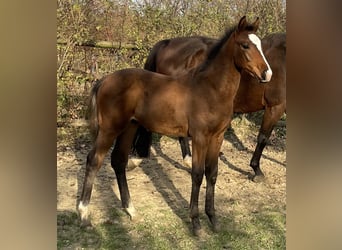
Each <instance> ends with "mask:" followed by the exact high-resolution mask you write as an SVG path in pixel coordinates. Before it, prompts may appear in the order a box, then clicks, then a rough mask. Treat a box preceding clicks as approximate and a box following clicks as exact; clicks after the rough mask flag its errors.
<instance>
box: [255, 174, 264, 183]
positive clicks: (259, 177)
mask: <svg viewBox="0 0 342 250" xmlns="http://www.w3.org/2000/svg"><path fill="white" fill-rule="evenodd" d="M265 180H266V177H265V175H254V176H253V177H252V181H253V182H256V183H261V182H265Z"/></svg>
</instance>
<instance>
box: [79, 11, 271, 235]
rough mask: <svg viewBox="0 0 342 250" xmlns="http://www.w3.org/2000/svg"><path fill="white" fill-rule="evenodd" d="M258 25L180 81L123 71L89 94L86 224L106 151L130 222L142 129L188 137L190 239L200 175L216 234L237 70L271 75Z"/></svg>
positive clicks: (231, 33)
mask: <svg viewBox="0 0 342 250" xmlns="http://www.w3.org/2000/svg"><path fill="white" fill-rule="evenodd" d="M258 26H259V19H257V20H256V21H255V22H254V23H248V22H247V21H246V17H242V18H241V19H240V21H239V23H238V25H237V26H236V27H234V28H232V29H229V30H228V31H227V32H226V34H225V35H224V36H223V38H222V39H220V40H219V41H218V42H217V43H216V45H215V46H214V47H213V48H212V49H211V51H210V52H209V53H208V56H207V58H206V60H205V61H204V62H203V63H202V64H201V65H199V66H198V67H196V68H194V69H193V70H191V71H190V72H188V73H187V74H184V75H182V76H180V77H173V76H167V75H163V74H158V73H155V72H151V71H147V70H143V69H124V70H119V71H116V72H114V73H112V74H110V75H107V76H105V77H104V78H102V79H101V80H100V81H98V82H97V83H96V84H95V85H94V87H93V88H92V91H91V94H90V97H91V104H90V110H91V111H92V113H91V119H90V124H91V127H92V131H93V134H94V138H95V140H94V145H93V148H92V150H91V151H90V152H89V154H88V156H87V163H86V172H85V178H84V183H83V189H82V194H81V198H80V202H79V204H78V211H79V213H80V217H81V220H82V222H83V223H86V224H87V223H89V220H88V209H87V206H88V204H89V202H90V196H91V191H92V187H93V182H94V178H95V176H96V173H97V171H98V170H99V168H100V167H101V165H102V162H103V159H104V156H105V154H106V153H107V151H108V150H109V148H110V147H111V145H112V144H113V143H114V140H116V141H115V146H114V149H113V151H112V155H111V165H112V167H113V169H114V171H115V174H116V178H117V181H118V186H119V191H120V197H121V202H122V207H123V208H124V209H125V210H126V212H127V213H128V214H129V215H130V216H131V218H133V217H134V215H135V209H134V206H133V203H132V201H131V198H130V194H129V190H128V185H127V178H126V165H127V162H128V154H129V152H130V149H131V145H132V141H133V138H134V135H135V132H136V130H137V127H138V126H139V125H142V126H143V127H145V128H147V129H148V130H150V131H153V132H157V133H160V134H165V135H170V136H181V137H188V136H191V137H192V153H193V156H192V172H191V180H192V189H191V198H190V218H191V222H192V228H193V232H194V234H195V235H198V234H199V232H200V229H201V226H200V221H199V211H198V198H199V191H200V186H201V184H202V180H203V176H204V174H205V176H206V180H207V185H206V199H205V212H206V214H207V215H208V217H209V220H210V222H211V224H212V226H213V229H214V230H215V231H217V230H218V228H219V225H218V221H217V219H216V216H215V208H214V193H215V192H214V190H215V184H216V178H217V164H218V156H219V151H220V147H221V144H222V141H223V136H224V132H225V130H226V129H227V127H228V126H229V123H230V120H231V115H232V113H233V100H234V96H235V94H236V91H237V89H238V85H239V82H240V77H241V74H240V72H241V70H245V71H247V72H249V73H250V74H252V75H253V76H255V77H257V78H258V79H259V81H261V82H268V81H270V79H271V76H272V70H271V68H270V67H269V65H268V62H267V61H266V59H265V57H264V55H263V52H262V49H261V41H260V39H259V38H258V37H257V36H256V35H255V32H256V30H257V28H258Z"/></svg>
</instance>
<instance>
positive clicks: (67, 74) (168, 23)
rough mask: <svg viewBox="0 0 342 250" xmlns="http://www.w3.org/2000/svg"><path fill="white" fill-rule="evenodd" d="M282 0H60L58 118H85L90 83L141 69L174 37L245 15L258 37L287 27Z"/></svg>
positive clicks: (219, 29)
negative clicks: (124, 70)
mask: <svg viewBox="0 0 342 250" xmlns="http://www.w3.org/2000/svg"><path fill="white" fill-rule="evenodd" d="M285 10H286V3H285V1H284V0H247V1H240V0H186V1H185V0H111V1H108V0H58V1H57V122H58V124H59V125H63V124H66V123H68V122H70V120H72V119H79V118H83V117H84V110H85V104H86V100H87V95H88V92H89V89H90V87H91V85H92V83H93V81H94V80H95V79H97V78H100V77H101V76H103V75H105V74H107V73H110V72H113V71H115V70H118V69H121V68H127V67H142V66H143V64H144V60H145V58H146V56H147V54H148V53H149V50H150V49H151V47H152V46H153V45H154V44H155V43H156V42H157V41H159V40H161V39H165V38H171V37H176V36H191V35H206V36H211V37H220V35H221V34H222V33H223V32H224V30H225V28H226V27H229V26H231V25H234V24H236V22H237V21H238V20H239V18H240V17H241V16H243V15H247V17H248V18H249V19H250V20H253V19H254V18H255V17H257V16H258V17H260V18H261V22H262V23H261V26H260V30H259V32H258V33H259V35H260V36H261V37H264V36H265V35H267V34H269V33H273V32H279V31H285V28H286V11H285Z"/></svg>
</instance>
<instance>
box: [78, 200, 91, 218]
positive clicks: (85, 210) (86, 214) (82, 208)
mask: <svg viewBox="0 0 342 250" xmlns="http://www.w3.org/2000/svg"><path fill="white" fill-rule="evenodd" d="M78 212H79V213H80V217H81V220H82V221H87V220H88V217H89V212H88V206H84V205H83V203H82V201H80V204H78Z"/></svg>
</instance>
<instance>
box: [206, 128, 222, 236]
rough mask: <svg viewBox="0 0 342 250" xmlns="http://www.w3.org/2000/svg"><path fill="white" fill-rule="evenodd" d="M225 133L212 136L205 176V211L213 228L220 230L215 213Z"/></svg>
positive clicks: (216, 230)
mask: <svg viewBox="0 0 342 250" xmlns="http://www.w3.org/2000/svg"><path fill="white" fill-rule="evenodd" d="M223 137H224V133H222V134H220V135H219V136H214V137H212V138H211V140H210V142H209V146H208V152H207V156H206V160H205V177H206V181H207V187H206V196H205V212H206V214H207V216H208V218H209V220H210V222H211V224H212V226H213V230H214V231H215V232H218V231H219V229H220V226H219V223H218V221H217V218H216V214H215V206H214V198H215V184H216V179H217V171H218V157H219V153H220V148H221V145H222V142H223Z"/></svg>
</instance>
